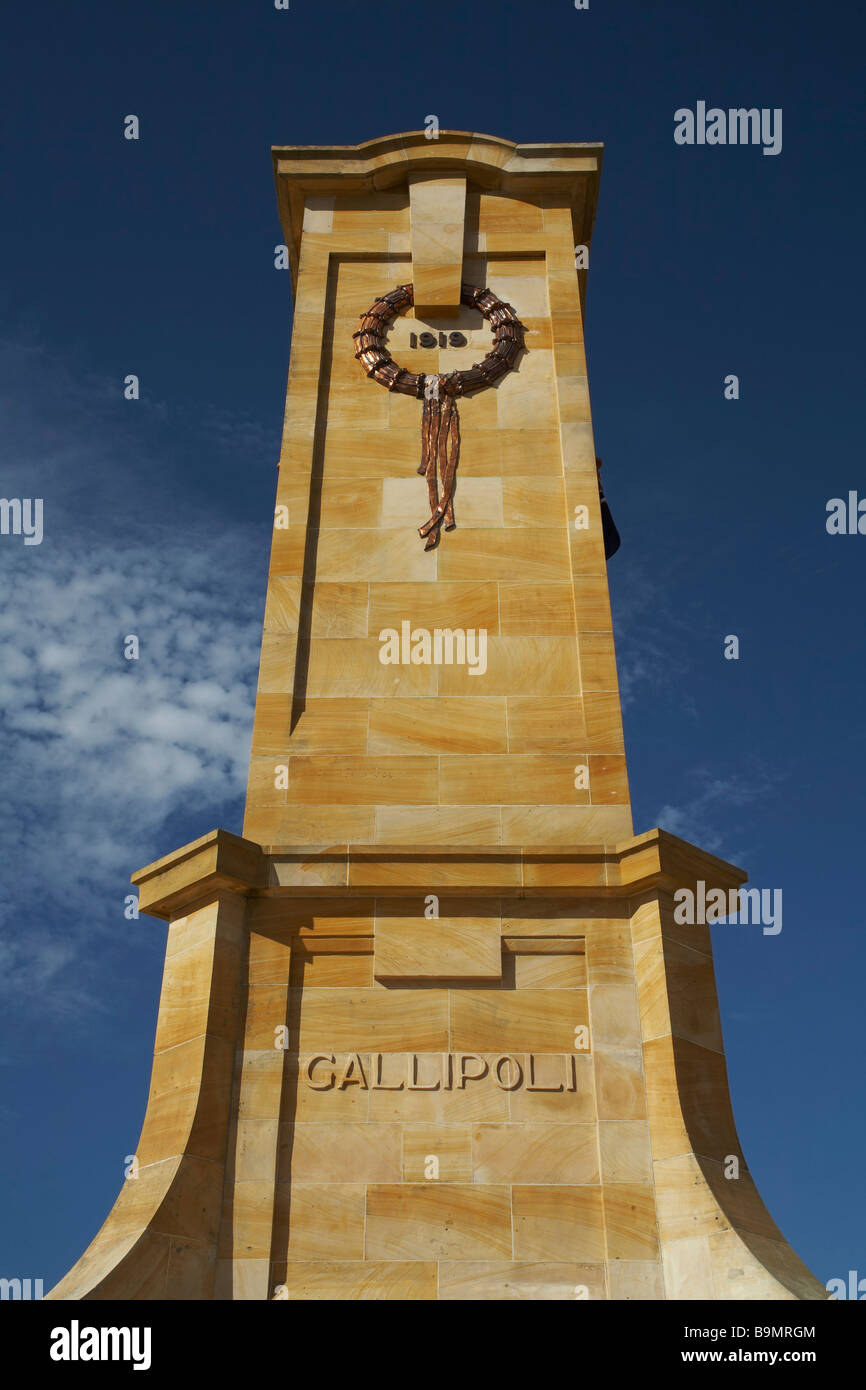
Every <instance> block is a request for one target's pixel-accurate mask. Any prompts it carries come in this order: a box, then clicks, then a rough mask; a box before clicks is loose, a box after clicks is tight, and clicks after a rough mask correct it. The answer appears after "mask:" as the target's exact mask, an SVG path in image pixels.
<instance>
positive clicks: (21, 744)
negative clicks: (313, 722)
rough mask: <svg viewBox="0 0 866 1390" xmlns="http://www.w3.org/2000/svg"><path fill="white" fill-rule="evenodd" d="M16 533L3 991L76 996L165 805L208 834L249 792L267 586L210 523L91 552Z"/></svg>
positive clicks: (9, 644) (0, 925)
mask: <svg viewBox="0 0 866 1390" xmlns="http://www.w3.org/2000/svg"><path fill="white" fill-rule="evenodd" d="M3 539H4V543H5V547H4V551H3V555H2V559H3V561H4V568H5V587H6V597H5V606H4V612H3V615H2V622H0V628H2V645H3V649H4V653H5V659H4V662H3V675H2V682H0V699H2V711H0V727H2V732H3V778H4V782H5V791H4V794H3V796H2V798H0V843H2V846H3V851H4V859H5V861H6V864H7V865H8V866H11V868H12V870H13V871H12V872H11V873H9V872H7V873H6V874H5V875H4V883H3V887H2V890H0V933H2V938H0V962H2V969H0V990H2V991H4V992H5V993H6V994H12V995H16V996H17V997H18V999H19V1002H20V1000H21V998H22V997H23V996H26V997H28V998H34V996H38V998H39V999H41V1000H42V1001H43V1002H44V1000H45V997H46V994H47V995H49V996H51V998H52V999H53V1001H54V1004H55V1005H58V1004H60V1005H61V1006H62V1005H63V1002H64V1000H65V1003H66V1005H67V1006H69V1007H75V1004H76V1003H78V1004H81V1003H82V1002H83V998H82V995H81V993H80V991H79V992H77V993H76V991H75V989H74V988H73V992H72V995H69V992H68V988H67V986H68V985H69V984H70V972H72V974H73V975H74V967H75V963H76V960H77V959H80V957H81V954H82V952H83V951H84V950H85V949H88V950H92V949H93V945H94V937H96V938H97V939H98V938H99V937H100V936H101V935H103V934H109V935H110V933H111V931H112V930H114V929H116V927H117V924H118V923H119V922H121V921H123V918H122V904H123V896H124V894H125V893H126V892H131V891H132V889H131V888H130V887H129V886H128V877H129V874H130V873H131V872H133V871H134V870H135V869H137V868H140V867H141V866H142V865H143V864H145V863H147V862H148V861H149V860H151V859H153V858H156V857H158V856H159V855H161V854H164V853H167V852H168V851H170V850H171V849H174V848H176V845H175V844H174V843H170V842H168V841H167V840H166V836H165V827H166V824H167V822H168V821H169V820H170V819H171V818H172V817H177V816H178V815H181V814H182V815H184V816H186V817H187V818H188V820H189V822H190V823H191V824H193V825H194V826H196V827H197V829H195V830H194V832H193V833H195V834H200V833H203V832H205V831H206V830H209V829H211V828H213V826H214V824H216V823H217V821H218V819H219V815H220V813H221V811H222V810H223V809H224V808H225V806H226V805H227V804H229V803H231V802H233V801H235V802H236V801H237V799H238V798H240V797H241V796H242V795H243V792H244V788H245V783H246V775H247V764H248V757H249V736H250V727H251V721H252V710H253V682H254V678H255V671H256V665H257V660H258V641H259V632H260V600H259V601H257V600H256V597H255V595H254V594H253V593H244V592H243V591H239V589H238V584H237V581H236V579H235V578H234V576H232V575H231V574H230V573H227V572H226V567H225V554H226V538H225V537H223V536H215V535H214V534H213V531H212V529H210V528H207V529H205V528H203V531H202V534H200V535H197V536H195V537H191V536H189V535H188V534H184V535H183V536H182V537H178V536H176V535H174V536H173V535H172V534H171V533H168V532H166V533H165V534H163V535H154V534H153V533H151V534H150V535H149V537H148V540H147V542H146V543H145V542H143V541H138V542H131V543H130V544H129V545H127V546H121V545H118V544H117V543H115V542H113V541H109V542H105V543H104V544H102V545H101V546H97V547H95V548H94V547H93V546H91V548H90V549H89V551H88V552H86V553H84V552H81V551H78V552H77V553H73V552H72V551H71V549H70V548H69V547H68V546H64V547H62V548H59V547H56V546H54V545H52V543H51V541H50V539H49V538H46V540H45V541H43V544H42V545H41V546H40V547H30V548H28V549H26V550H25V549H23V548H19V549H18V550H17V551H15V550H13V549H12V548H11V547H10V541H11V540H14V538H9V537H4V538H3ZM235 541H237V537H235ZM262 577H263V576H257V578H258V580H259V583H260V582H261V579H262ZM248 588H250V589H251V588H252V585H248ZM130 632H134V633H135V634H136V635H137V636H138V637H139V640H140V659H139V660H138V661H126V660H124V657H123V638H124V637H125V636H126V635H127V634H128V633H130ZM60 909H62V916H61V914H60V911H59V910H60ZM40 918H41V919H42V920H41V922H40ZM46 919H47V922H46ZM52 920H53V921H54V923H55V925H54V926H53V927H52V926H51V925H50V923H51V922H52ZM87 1002H88V1003H89V1004H93V1002H94V1001H92V1000H90V999H89V998H88V999H87Z"/></svg>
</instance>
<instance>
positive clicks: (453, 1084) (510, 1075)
mask: <svg viewBox="0 0 866 1390" xmlns="http://www.w3.org/2000/svg"><path fill="white" fill-rule="evenodd" d="M301 1079H302V1080H303V1081H304V1082H305V1084H306V1085H307V1086H309V1087H310V1089H311V1090H313V1091H333V1090H337V1091H345V1090H346V1089H347V1088H348V1087H349V1086H358V1087H359V1088H360V1089H361V1090H363V1091H368V1090H369V1091H404V1090H405V1091H439V1090H442V1091H463V1090H465V1089H466V1088H467V1086H472V1085H473V1084H475V1083H476V1082H478V1081H484V1080H485V1079H488V1080H490V1081H492V1082H493V1083H494V1084H495V1085H496V1086H498V1087H499V1089H500V1090H502V1091H518V1090H526V1091H576V1090H577V1068H576V1066H575V1059H574V1057H573V1056H571V1055H569V1054H567V1053H563V1054H559V1053H543V1054H540V1055H536V1054H535V1053H532V1052H521V1053H503V1054H502V1056H499V1057H482V1056H481V1054H480V1053H478V1052H373V1053H369V1054H364V1055H363V1056H362V1055H361V1054H360V1053H358V1052H345V1053H334V1052H314V1053H312V1054H311V1056H309V1057H306V1058H305V1059H304V1060H303V1062H302V1064H301Z"/></svg>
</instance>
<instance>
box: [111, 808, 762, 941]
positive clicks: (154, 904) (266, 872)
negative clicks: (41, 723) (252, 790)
mask: <svg viewBox="0 0 866 1390" xmlns="http://www.w3.org/2000/svg"><path fill="white" fill-rule="evenodd" d="M746 878H747V875H746V874H745V872H744V871H743V870H742V869H739V868H737V867H736V866H735V865H733V864H729V863H727V862H726V861H725V860H723V859H718V858H716V856H715V855H712V854H708V853H707V852H706V851H705V850H701V849H698V848H697V847H696V846H695V845H691V844H689V843H688V842H687V841H685V840H681V839H679V837H678V836H676V835H671V834H669V833H668V832H667V831H665V830H661V829H655V830H649V831H646V832H645V833H644V834H642V835H637V836H635V837H634V838H633V839H630V840H626V841H622V842H620V843H618V844H615V845H604V844H599V845H581V847H580V849H579V850H576V849H571V848H569V847H567V846H550V847H546V848H539V847H538V846H521V845H492V846H478V847H476V846H463V845H430V846H424V847H423V849H422V848H419V847H418V846H417V845H414V846H408V845H405V846H404V845H352V844H338V845H319V846H309V845H305V846H296V845H267V846H262V845H259V844H256V843H254V842H252V841H250V840H244V839H242V838H241V837H240V836H238V835H232V834H230V833H229V832H228V831H226V830H214V831H211V832H210V834H208V835H204V836H202V837H201V838H200V839H198V840H194V841H193V842H192V843H191V844H189V845H184V846H183V847H182V848H181V849H178V850H177V851H176V852H175V853H174V854H170V855H167V856H165V857H164V858H162V859H159V860H157V861H156V862H155V863H154V864H149V865H147V866H146V867H145V868H143V869H140V870H139V871H138V872H137V873H135V874H133V875H132V877H131V882H132V883H134V884H135V885H136V886H137V887H138V889H139V910H140V911H141V912H145V913H148V914H149V915H150V916H153V917H160V918H163V919H165V920H170V919H171V918H173V917H176V916H178V915H181V914H183V913H185V912H188V911H190V910H191V909H192V907H193V906H196V905H198V904H200V903H201V902H203V901H205V900H207V899H209V898H213V897H216V896H218V895H219V894H220V893H226V892H231V893H236V894H238V895H239V896H241V897H249V898H280V897H288V896H292V895H295V896H297V895H298V894H302V895H303V896H310V897H329V898H333V897H339V896H341V895H344V896H358V895H375V896H376V897H388V896H393V897H405V895H406V892H407V890H411V889H413V888H414V889H417V890H418V891H426V892H438V891H451V892H454V891H459V893H460V894H461V895H462V896H468V897H479V898H480V897H489V896H491V895H496V894H498V893H501V892H505V893H508V895H509V896H515V895H516V896H517V897H525V898H544V897H557V896H559V895H561V894H562V893H564V892H567V893H568V895H569V896H570V897H571V896H574V897H577V898H581V899H587V898H595V899H602V900H619V901H623V902H627V901H629V900H632V899H635V898H637V897H640V895H641V894H643V893H646V892H661V893H674V892H676V891H677V889H680V888H684V887H689V886H690V885H691V884H694V883H696V882H697V881H699V880H702V881H703V882H704V883H705V885H706V887H707V889H715V888H720V889H723V890H724V891H725V892H727V891H728V890H730V889H731V888H738V887H739V886H740V885H741V884H742V883H744V882H745V881H746Z"/></svg>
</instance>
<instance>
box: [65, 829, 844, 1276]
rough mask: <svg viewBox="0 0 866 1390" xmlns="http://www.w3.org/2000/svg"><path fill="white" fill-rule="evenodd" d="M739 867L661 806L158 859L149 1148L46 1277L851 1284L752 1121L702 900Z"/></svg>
mask: <svg viewBox="0 0 866 1390" xmlns="http://www.w3.org/2000/svg"><path fill="white" fill-rule="evenodd" d="M744 877H745V876H744V875H743V873H742V872H741V871H740V870H738V869H736V868H734V867H733V866H732V865H730V864H727V863H724V862H723V861H722V860H719V859H716V858H714V857H713V856H711V855H708V854H705V853H704V852H703V851H701V850H699V849H696V848H695V847H694V846H692V845H689V844H687V843H685V842H684V841H682V840H680V839H677V838H676V837H675V836H673V835H669V834H667V833H665V832H663V831H660V830H652V831H649V832H647V833H646V834H644V835H639V836H637V837H635V838H634V839H631V840H628V841H626V842H624V843H619V844H617V845H600V846H597V847H586V846H582V847H580V848H579V849H578V850H570V849H568V848H563V847H551V848H549V849H537V848H530V849H527V848H520V847H516V848H510V847H501V846H500V847H494V848H489V849H488V848H473V847H465V848H464V847H459V848H455V847H453V846H451V847H446V848H436V847H430V846H417V845H416V846H411V847H405V848H404V847H399V846H397V847H394V846H364V845H361V846H355V845H336V846H327V847H318V848H312V849H311V848H294V847H288V848H286V847H269V848H266V847H262V846H260V845H258V844H255V843H253V842H251V841H248V840H243V839H240V838H239V837H237V836H235V835H231V834H228V833H227V832H225V831H222V830H216V831H213V832H212V833H211V834H209V835H206V836H203V837H202V838H201V839H199V840H196V841H195V842H194V843H192V844H190V845H187V846H185V847H184V848H183V849H180V850H178V851H177V852H176V853H174V854H172V855H169V856H168V857H166V858H164V859H161V860H159V861H158V862H157V863H155V864H152V865H150V866H149V867H147V868H146V869H142V870H141V871H140V872H139V873H137V874H136V875H134V876H133V882H134V883H136V884H137V885H138V888H139V893H140V899H139V905H140V910H141V911H142V912H145V913H150V914H152V915H153V916H156V917H161V918H164V919H166V920H167V921H169V923H170V926H169V933H168V944H167V948H166V961H165V972H164V977H163V985H162V995H161V999H160V1007H159V1018H158V1023H157V1034H156V1046H155V1054H154V1065H153V1075H152V1080H151V1087H150V1096H149V1100H148V1106H147V1112H146V1115H145V1119H144V1126H143V1130H142V1135H141V1140H140V1142H139V1145H138V1151H137V1155H136V1157H137V1166H136V1169H135V1170H134V1174H131V1175H130V1177H129V1178H128V1179H127V1181H126V1182H125V1184H124V1187H123V1189H122V1191H121V1193H120V1195H119V1197H118V1199H117V1201H116V1202H115V1204H114V1207H113V1208H112V1210H111V1212H110V1214H109V1216H108V1219H107V1220H106V1222H105V1224H104V1226H103V1227H102V1229H101V1231H100V1232H99V1234H98V1235H97V1236H96V1238H95V1239H94V1241H93V1242H92V1244H91V1245H90V1247H89V1248H88V1250H87V1251H86V1252H85V1254H84V1255H83V1256H82V1257H81V1259H80V1260H79V1261H78V1262H77V1264H76V1265H75V1266H74V1267H73V1268H72V1270H70V1272H69V1273H68V1274H67V1275H66V1276H65V1277H64V1278H63V1279H62V1280H61V1281H60V1283H59V1284H58V1285H57V1286H56V1288H55V1289H53V1290H52V1292H51V1293H50V1294H48V1295H47V1297H48V1298H52V1299H70V1300H71V1299H134V1300H142V1299H272V1298H274V1297H276V1298H288V1299H321V1300H333V1299H400V1300H405V1299H412V1300H414V1299H423V1300H435V1299H461V1300H476V1299H478V1300H482V1299H512V1298H516V1299H568V1300H570V1301H572V1300H574V1299H575V1298H588V1299H692V1300H712V1299H725V1300H727V1299H756V1300H760V1299H824V1298H826V1297H827V1295H826V1291H825V1290H824V1289H823V1288H822V1286H821V1284H820V1283H819V1282H818V1281H817V1280H816V1279H815V1278H814V1277H813V1276H812V1275H811V1274H810V1273H809V1271H808V1270H807V1269H806V1267H805V1266H804V1265H803V1263H802V1262H801V1261H800V1260H799V1258H798V1257H797V1256H796V1255H795V1253H794V1252H793V1250H791V1248H790V1247H789V1246H788V1245H787V1243H786V1242H785V1240H784V1238H783V1236H782V1235H781V1233H780V1231H779V1229H778V1228H777V1226H776V1225H775V1223H774V1222H773V1220H772V1218H771V1217H770V1215H769V1213H768V1212H767V1210H766V1208H765V1206H764V1204H763V1202H762V1200H761V1198H760V1196H759V1194H758V1191H757V1188H756V1187H755V1184H754V1182H753V1180H752V1178H751V1176H750V1174H749V1172H748V1169H747V1167H746V1162H745V1159H744V1157H743V1155H742V1151H741V1149H740V1145H739V1141H738V1139H737V1133H736V1128H735V1125H734V1119H733V1113H732V1110H731V1102H730V1098H729V1094H728V1081H727V1073H726V1068H725V1059H724V1052H723V1047H722V1035H721V1027H720V1022H719V1012H718V1002H717V997H716V987H715V978H714V972H713V964H712V952H711V945H710V936H709V930H708V928H707V927H706V926H704V925H678V924H677V922H676V921H675V906H674V897H673V895H674V893H676V892H677V891H678V890H681V889H683V888H688V889H691V890H692V891H695V892H696V893H700V892H701V891H703V892H704V893H705V894H706V893H709V892H710V891H711V890H713V889H721V890H722V891H723V892H725V893H728V892H729V891H730V890H731V889H734V888H736V887H738V886H739V885H740V884H741V883H742V882H743V880H744ZM701 884H703V885H704V887H703V890H701V889H700V885H701ZM677 915H679V914H677Z"/></svg>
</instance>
